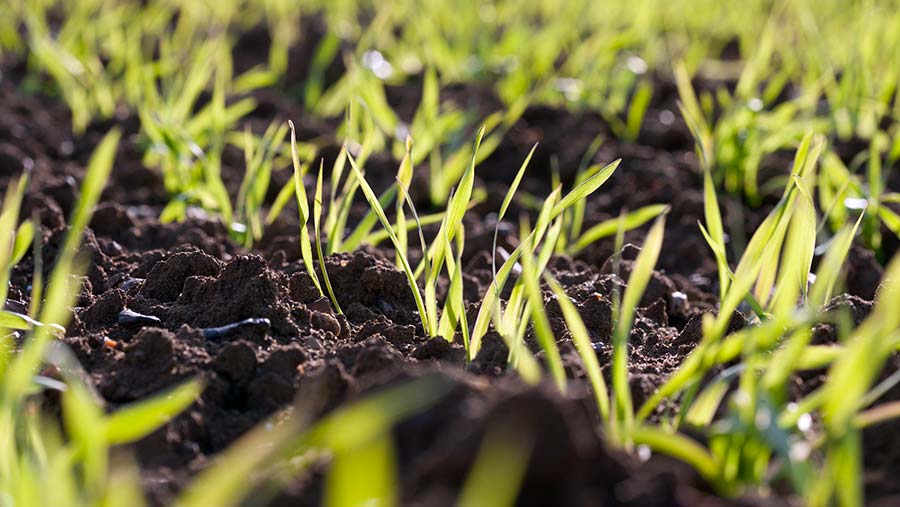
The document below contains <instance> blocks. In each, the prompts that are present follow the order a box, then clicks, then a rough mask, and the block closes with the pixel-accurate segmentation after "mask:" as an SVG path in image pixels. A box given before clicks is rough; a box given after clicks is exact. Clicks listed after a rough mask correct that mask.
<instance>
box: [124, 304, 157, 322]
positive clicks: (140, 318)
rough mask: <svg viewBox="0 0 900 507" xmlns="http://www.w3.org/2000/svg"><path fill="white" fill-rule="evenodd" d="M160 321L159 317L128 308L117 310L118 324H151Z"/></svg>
mask: <svg viewBox="0 0 900 507" xmlns="http://www.w3.org/2000/svg"><path fill="white" fill-rule="evenodd" d="M161 323H162V321H161V320H159V317H154V316H153V315H144V314H142V313H137V312H133V311H131V310H129V309H128V308H125V309H124V310H122V311H121V312H119V324H122V325H123V326H153V325H158V324H161Z"/></svg>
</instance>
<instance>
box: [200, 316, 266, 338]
mask: <svg viewBox="0 0 900 507" xmlns="http://www.w3.org/2000/svg"><path fill="white" fill-rule="evenodd" d="M270 327H272V322H271V321H269V319H265V318H250V319H244V320H242V321H239V322H235V323H233V324H226V325H224V326H219V327H208V328H205V329H203V330H202V331H203V337H204V338H206V339H207V340H218V339H220V338H227V337H229V336H231V335H233V334H235V333H238V332H241V331H251V330H252V331H259V332H263V333H264V332H267V331H268V330H269V328H270Z"/></svg>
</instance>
